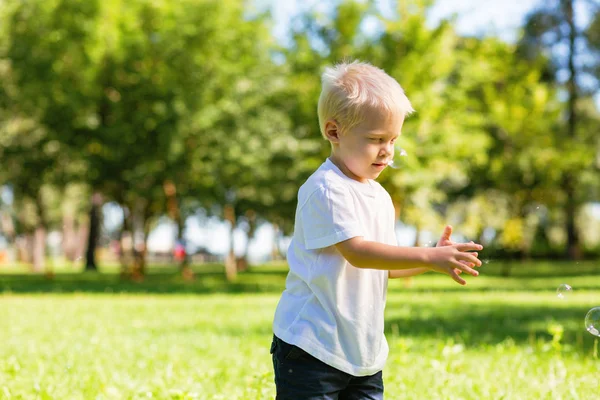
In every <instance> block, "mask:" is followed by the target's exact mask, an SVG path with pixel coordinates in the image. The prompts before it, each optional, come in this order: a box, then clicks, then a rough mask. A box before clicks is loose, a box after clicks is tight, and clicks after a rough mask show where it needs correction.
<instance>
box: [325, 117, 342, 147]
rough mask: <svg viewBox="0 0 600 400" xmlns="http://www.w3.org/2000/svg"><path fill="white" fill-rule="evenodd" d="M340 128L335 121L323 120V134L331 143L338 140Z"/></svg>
mask: <svg viewBox="0 0 600 400" xmlns="http://www.w3.org/2000/svg"><path fill="white" fill-rule="evenodd" d="M340 135H341V132H340V128H339V126H338V124H337V122H336V121H334V120H332V119H330V120H329V121H327V122H325V136H327V139H328V140H329V141H330V142H331V143H338V142H339V141H340Z"/></svg>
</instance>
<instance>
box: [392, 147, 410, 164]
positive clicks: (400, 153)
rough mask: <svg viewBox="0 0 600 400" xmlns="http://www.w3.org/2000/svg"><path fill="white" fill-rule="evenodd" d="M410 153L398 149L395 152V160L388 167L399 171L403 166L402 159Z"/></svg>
mask: <svg viewBox="0 0 600 400" xmlns="http://www.w3.org/2000/svg"><path fill="white" fill-rule="evenodd" d="M407 155H408V153H407V152H406V150H404V149H403V148H400V147H396V149H395V150H394V158H393V159H392V160H390V162H388V167H392V168H394V169H398V168H400V167H401V165H402V157H406V156H407Z"/></svg>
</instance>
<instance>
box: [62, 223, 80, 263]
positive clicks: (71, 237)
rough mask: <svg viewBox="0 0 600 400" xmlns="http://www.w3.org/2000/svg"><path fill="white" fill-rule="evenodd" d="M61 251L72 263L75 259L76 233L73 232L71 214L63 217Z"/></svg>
mask: <svg viewBox="0 0 600 400" xmlns="http://www.w3.org/2000/svg"><path fill="white" fill-rule="evenodd" d="M62 234H63V239H62V250H63V254H64V255H65V258H66V259H67V260H69V261H70V262H74V261H75V259H76V258H77V248H78V246H77V240H78V237H77V233H76V232H75V218H73V216H72V215H71V214H68V213H65V214H64V216H63V229H62Z"/></svg>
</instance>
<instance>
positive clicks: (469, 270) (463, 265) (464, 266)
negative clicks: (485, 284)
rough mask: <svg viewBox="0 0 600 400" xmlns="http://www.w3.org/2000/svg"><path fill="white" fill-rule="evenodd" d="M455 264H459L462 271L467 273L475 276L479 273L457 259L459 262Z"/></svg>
mask: <svg viewBox="0 0 600 400" xmlns="http://www.w3.org/2000/svg"><path fill="white" fill-rule="evenodd" d="M457 264H458V265H459V268H460V269H461V270H462V271H464V272H466V273H467V274H469V275H473V276H477V275H479V272H478V271H475V270H474V269H473V268H471V267H469V266H467V265H466V264H463V263H461V262H460V261H459V262H457Z"/></svg>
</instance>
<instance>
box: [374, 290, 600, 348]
mask: <svg viewBox="0 0 600 400" xmlns="http://www.w3.org/2000/svg"><path fill="white" fill-rule="evenodd" d="M598 303H599V304H598V305H600V300H599V302H598ZM457 305H458V304H454V306H457ZM402 306H403V305H402V304H394V302H390V303H388V305H387V307H388V309H393V308H394V307H402ZM433 307H435V308H433ZM411 308H412V309H413V311H414V312H411V313H409V315H406V316H392V317H389V318H386V322H385V331H386V334H388V335H393V334H399V335H401V336H408V337H410V336H416V337H431V338H435V339H437V340H439V339H441V340H443V341H444V339H448V340H452V341H453V342H454V343H465V344H467V345H468V346H469V347H476V346H482V347H486V346H496V345H499V344H501V343H506V341H507V340H510V341H512V342H514V343H515V344H519V345H523V344H530V345H531V347H532V349H537V350H539V349H540V347H543V346H540V342H541V343H542V344H543V345H546V347H545V350H544V351H549V350H550V348H549V343H550V342H552V339H553V337H554V335H555V334H556V333H557V332H559V331H561V330H562V336H561V337H560V343H561V344H562V345H565V344H566V345H568V346H569V349H570V350H571V351H574V352H577V353H581V354H591V353H592V349H593V346H594V340H597V339H596V338H595V337H594V336H592V335H591V334H589V333H588V332H586V330H585V326H584V318H585V315H586V313H587V312H588V311H589V307H585V306H571V307H564V306H562V307H555V306H552V305H550V304H545V305H541V306H540V305H538V304H527V303H524V304H523V305H522V306H515V305H510V304H491V305H488V306H481V305H478V306H477V307H464V308H457V307H454V308H452V307H443V306H442V307H439V305H436V306H431V305H430V306H426V307H421V306H419V305H418V304H412V305H411Z"/></svg>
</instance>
